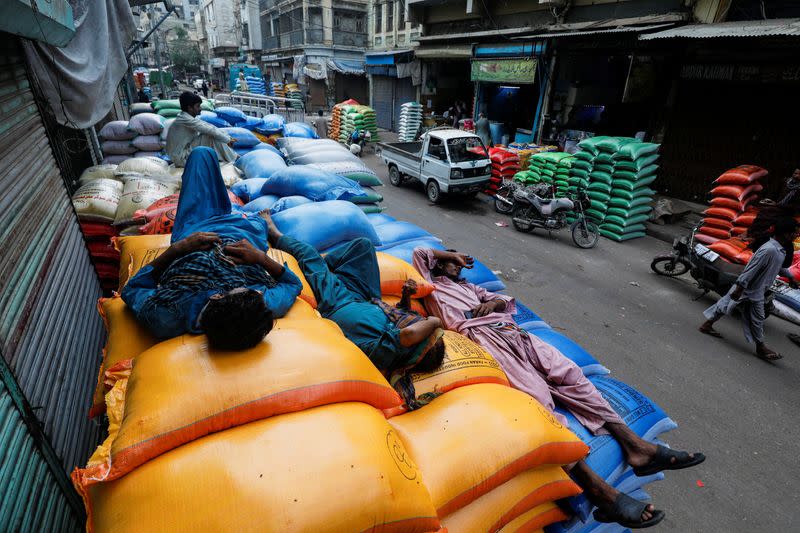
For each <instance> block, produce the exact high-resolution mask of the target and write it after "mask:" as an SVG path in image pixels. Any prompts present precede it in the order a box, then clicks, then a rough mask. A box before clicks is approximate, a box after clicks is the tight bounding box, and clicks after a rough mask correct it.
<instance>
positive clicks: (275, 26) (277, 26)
mask: <svg viewBox="0 0 800 533" xmlns="http://www.w3.org/2000/svg"><path fill="white" fill-rule="evenodd" d="M280 33H281V21H280V20H279V19H277V18H274V19H272V35H280Z"/></svg>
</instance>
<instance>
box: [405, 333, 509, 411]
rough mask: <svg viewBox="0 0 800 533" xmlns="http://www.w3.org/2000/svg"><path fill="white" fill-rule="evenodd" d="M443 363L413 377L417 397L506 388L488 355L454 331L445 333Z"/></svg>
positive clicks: (506, 380) (504, 381)
mask: <svg viewBox="0 0 800 533" xmlns="http://www.w3.org/2000/svg"><path fill="white" fill-rule="evenodd" d="M444 346H445V352H444V361H443V362H442V366H440V367H439V368H437V369H436V370H434V371H433V372H430V373H428V374H412V376H411V380H412V381H413V382H414V390H415V391H416V394H417V396H421V395H423V394H427V393H435V394H442V393H445V392H448V391H451V390H453V389H455V388H458V387H463V386H465V385H475V384H477V383H497V384H500V385H508V378H507V377H506V374H505V372H503V369H502V368H500V364H499V363H498V362H497V361H495V360H494V358H493V357H492V356H491V355H489V352H487V351H486V350H484V349H483V348H481V347H480V346H478V345H477V344H475V343H474V342H472V341H471V340H470V339H468V338H467V337H465V336H464V335H461V334H460V333H456V332H455V331H445V332H444Z"/></svg>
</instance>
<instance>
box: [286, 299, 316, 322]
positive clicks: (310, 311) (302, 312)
mask: <svg viewBox="0 0 800 533" xmlns="http://www.w3.org/2000/svg"><path fill="white" fill-rule="evenodd" d="M315 318H320V314H319V313H318V312H317V311H316V310H315V309H314V308H313V307H311V304H309V303H307V302H306V301H305V300H302V299H300V298H298V299H297V300H295V301H294V303H293V304H292V307H290V308H289V312H288V313H286V316H284V317H283V320H313V319H315Z"/></svg>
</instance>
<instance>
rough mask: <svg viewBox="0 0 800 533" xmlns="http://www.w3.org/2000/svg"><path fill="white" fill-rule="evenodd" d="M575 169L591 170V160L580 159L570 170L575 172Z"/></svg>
mask: <svg viewBox="0 0 800 533" xmlns="http://www.w3.org/2000/svg"><path fill="white" fill-rule="evenodd" d="M575 170H585V171H586V172H591V171H592V164H591V163H590V162H589V161H584V160H583V159H578V160H576V161H575V162H574V163H572V169H571V171H570V172H575Z"/></svg>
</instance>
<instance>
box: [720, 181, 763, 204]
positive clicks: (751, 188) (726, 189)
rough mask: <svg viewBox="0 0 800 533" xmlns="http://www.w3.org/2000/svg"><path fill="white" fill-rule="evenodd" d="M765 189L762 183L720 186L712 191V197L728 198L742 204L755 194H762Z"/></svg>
mask: <svg viewBox="0 0 800 533" xmlns="http://www.w3.org/2000/svg"><path fill="white" fill-rule="evenodd" d="M763 189H764V187H763V186H762V185H761V184H760V183H751V184H750V185H747V186H743V185H718V186H717V187H714V188H713V189H711V195H712V196H727V197H728V198H734V199H736V200H739V201H740V202H741V201H742V200H744V199H745V198H747V197H748V196H750V195H751V194H753V193H757V192H760V191H762V190H763Z"/></svg>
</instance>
